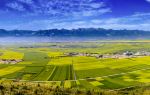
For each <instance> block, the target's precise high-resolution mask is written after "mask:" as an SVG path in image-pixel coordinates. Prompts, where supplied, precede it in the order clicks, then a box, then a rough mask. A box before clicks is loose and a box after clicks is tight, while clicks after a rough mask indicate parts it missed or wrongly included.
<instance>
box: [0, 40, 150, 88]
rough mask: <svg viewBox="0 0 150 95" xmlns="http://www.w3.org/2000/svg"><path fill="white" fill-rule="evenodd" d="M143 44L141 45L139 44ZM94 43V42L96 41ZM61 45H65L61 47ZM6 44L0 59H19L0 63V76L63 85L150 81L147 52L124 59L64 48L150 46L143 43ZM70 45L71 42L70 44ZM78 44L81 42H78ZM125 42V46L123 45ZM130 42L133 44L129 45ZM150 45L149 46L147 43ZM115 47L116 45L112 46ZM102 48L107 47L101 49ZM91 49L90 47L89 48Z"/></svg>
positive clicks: (119, 85)
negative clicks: (84, 54) (71, 54)
mask: <svg viewBox="0 0 150 95" xmlns="http://www.w3.org/2000/svg"><path fill="white" fill-rule="evenodd" d="M141 44H142V45H144V46H145V47H144V46H143V47H142V46H141V47H140V45H141ZM95 45H96V46H97V43H96V44H95ZM63 46H64V47H63ZM63 46H62V47H59V48H51V47H34V48H19V47H17V48H16V47H14V48H7V49H5V50H4V49H1V50H0V52H1V53H2V55H1V56H0V59H22V60H23V61H22V62H19V63H17V64H2V63H0V79H1V82H2V81H3V80H16V79H17V80H21V81H34V82H48V83H49V85H51V86H55V87H56V86H63V87H65V88H71V87H74V88H86V89H91V88H103V89H120V88H126V87H130V86H137V85H141V84H144V83H145V84H147V83H150V74H149V73H150V56H143V57H138V58H124V59H112V58H106V59H98V58H95V57H87V56H65V54H64V53H65V52H71V51H74V50H75V52H85V51H86V52H88V51H90V50H92V51H93V52H94V50H95V52H97V53H112V51H113V52H114V51H115V52H121V51H125V50H127V49H129V50H133V51H135V50H141V49H145V50H149V48H150V45H149V44H148V45H145V44H144V43H140V44H139V43H132V44H131V43H124V44H121V43H119V44H118V43H116V45H115V44H114V43H113V44H107V45H105V44H104V45H101V44H100V45H98V47H94V48H90V47H87V48H81V47H78V48H73V47H68V46H67V45H66V46H67V47H65V45H63ZM71 46H72V45H71ZM79 46H82V45H81V43H79ZM125 46H126V47H125ZM131 46H132V47H131ZM148 46H149V47H148ZM114 47H116V48H114ZM104 48H105V49H106V50H104ZM90 52H91V51H90Z"/></svg>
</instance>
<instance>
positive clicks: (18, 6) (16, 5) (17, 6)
mask: <svg viewBox="0 0 150 95" xmlns="http://www.w3.org/2000/svg"><path fill="white" fill-rule="evenodd" d="M6 6H7V7H9V8H12V9H14V10H17V11H25V8H24V7H23V6H22V5H21V4H19V3H17V2H13V3H8V4H6Z"/></svg>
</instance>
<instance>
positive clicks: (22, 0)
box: [18, 0, 33, 4]
mask: <svg viewBox="0 0 150 95" xmlns="http://www.w3.org/2000/svg"><path fill="white" fill-rule="evenodd" d="M18 1H19V2H22V3H26V4H32V3H33V1H32V0H18Z"/></svg>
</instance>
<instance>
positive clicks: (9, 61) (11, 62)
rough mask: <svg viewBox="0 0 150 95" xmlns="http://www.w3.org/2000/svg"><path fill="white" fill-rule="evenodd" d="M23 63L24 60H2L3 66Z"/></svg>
mask: <svg viewBox="0 0 150 95" xmlns="http://www.w3.org/2000/svg"><path fill="white" fill-rule="evenodd" d="M22 61H23V60H22V59H0V63H1V64H17V63H19V62H22Z"/></svg>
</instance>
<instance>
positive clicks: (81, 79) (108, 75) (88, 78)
mask: <svg viewBox="0 0 150 95" xmlns="http://www.w3.org/2000/svg"><path fill="white" fill-rule="evenodd" d="M145 70H150V68H146V69H140V70H136V71H131V72H126V73H120V74H113V75H108V76H101V77H100V78H107V77H112V76H118V75H126V74H130V73H134V72H138V71H145ZM97 78H99V77H95V78H86V79H77V80H63V81H78V80H87V79H97ZM5 80H16V79H5ZM19 81H27V82H60V81H30V80H19Z"/></svg>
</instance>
